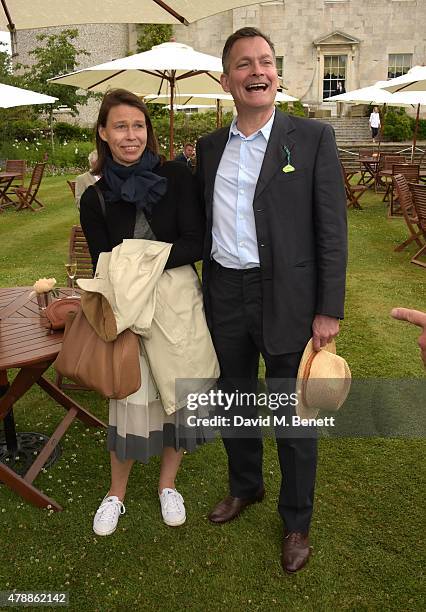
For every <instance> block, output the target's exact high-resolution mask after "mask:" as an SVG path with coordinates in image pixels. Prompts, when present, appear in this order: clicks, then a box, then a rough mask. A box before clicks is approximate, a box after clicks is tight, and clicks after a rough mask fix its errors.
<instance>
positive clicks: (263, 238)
mask: <svg viewBox="0 0 426 612" xmlns="http://www.w3.org/2000/svg"><path fill="white" fill-rule="evenodd" d="M228 135H229V128H222V129H219V130H217V131H215V132H213V133H212V134H209V135H207V136H204V137H202V138H201V139H200V140H199V141H198V143H197V177H198V183H199V188H200V194H201V197H202V199H203V200H204V203H205V210H206V241H205V246H204V254H203V286H204V297H205V308H206V316H207V320H208V322H209V324H210V323H211V309H210V303H209V295H208V283H209V273H210V266H211V256H210V253H211V247H212V237H211V230H212V219H213V190H214V183H215V177H216V172H217V169H218V166H219V162H220V159H221V157H222V154H223V151H224V148H225V145H226V142H227V139H228ZM284 147H287V148H288V149H289V151H290V157H291V165H292V166H293V167H294V168H295V170H294V172H289V173H285V172H283V168H284V166H286V165H287V163H288V159H287V157H288V156H287V154H286V152H285V149H284ZM253 209H254V218H255V223H256V233H257V243H258V247H259V257H260V267H261V276H262V297H263V339H264V343H265V347H266V350H267V351H268V352H269V353H270V354H272V355H279V354H284V353H293V352H298V351H301V350H303V348H304V346H305V345H306V342H307V341H308V340H309V338H310V337H311V336H312V328H311V326H312V321H313V318H314V316H315V315H316V314H324V315H329V316H332V317H337V318H343V307H344V298H345V276H346V260H347V227H346V197H345V191H344V185H343V180H342V171H341V167H340V162H339V157H338V153H337V148H336V143H335V138H334V132H333V129H332V127H331V126H330V125H328V124H325V123H320V122H319V121H316V120H314V119H304V118H300V117H294V116H288V115H285V114H284V113H282V112H280V111H278V110H276V112H275V119H274V123H273V126H272V131H271V135H270V138H269V141H268V146H267V149H266V152H265V157H264V160H263V164H262V168H261V171H260V175H259V179H258V182H257V185H256V191H255V195H254V199H253Z"/></svg>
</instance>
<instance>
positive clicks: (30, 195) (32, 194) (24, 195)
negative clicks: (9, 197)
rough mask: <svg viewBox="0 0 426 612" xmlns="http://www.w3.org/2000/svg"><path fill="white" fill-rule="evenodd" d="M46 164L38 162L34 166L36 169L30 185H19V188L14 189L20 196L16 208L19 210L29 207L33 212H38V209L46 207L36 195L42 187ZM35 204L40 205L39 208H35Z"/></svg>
mask: <svg viewBox="0 0 426 612" xmlns="http://www.w3.org/2000/svg"><path fill="white" fill-rule="evenodd" d="M45 166H46V164H45V163H39V164H36V165H35V166H34V170H33V173H32V176H31V180H30V184H29V185H28V187H18V189H15V190H14V193H15V194H16V195H17V196H18V199H19V206H18V208H17V209H16V210H17V211H18V210H24V209H25V208H29V209H30V210H32V211H33V212H36V210H40V209H41V208H44V206H43V204H42V203H41V202H40V201H39V200H37V198H36V195H37V193H38V190H39V188H40V183H41V179H42V178H43V174H44V168H45ZM35 205H37V206H38V208H37V209H35V208H33V206H35Z"/></svg>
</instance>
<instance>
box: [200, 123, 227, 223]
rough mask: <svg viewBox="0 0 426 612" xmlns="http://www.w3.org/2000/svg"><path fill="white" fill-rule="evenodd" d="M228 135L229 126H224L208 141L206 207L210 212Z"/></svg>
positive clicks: (206, 150) (205, 163) (206, 152)
mask: <svg viewBox="0 0 426 612" xmlns="http://www.w3.org/2000/svg"><path fill="white" fill-rule="evenodd" d="M228 136H229V128H223V129H222V130H221V131H219V132H218V133H217V134H216V135H215V137H214V138H212V139H210V140H209V142H208V143H206V149H205V159H204V166H205V177H206V207H207V212H208V213H209V212H211V210H212V205H213V191H214V182H215V179H216V173H217V169H218V167H219V163H220V160H221V158H222V154H223V151H224V149H225V145H226V142H227V140H228Z"/></svg>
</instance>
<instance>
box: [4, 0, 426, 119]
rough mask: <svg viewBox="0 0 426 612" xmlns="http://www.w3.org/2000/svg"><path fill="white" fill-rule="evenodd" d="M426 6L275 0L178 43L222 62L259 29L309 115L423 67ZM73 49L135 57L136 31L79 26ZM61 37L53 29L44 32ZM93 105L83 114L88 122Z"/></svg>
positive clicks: (99, 58)
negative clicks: (230, 41) (234, 39)
mask: <svg viewBox="0 0 426 612" xmlns="http://www.w3.org/2000/svg"><path fill="white" fill-rule="evenodd" d="M425 24H426V0H275V1H270V2H260V3H257V4H253V5H250V6H248V7H245V8H240V9H234V10H230V11H227V12H224V13H220V14H218V15H214V16H212V17H208V18H206V19H202V20H200V21H198V22H196V23H193V24H191V25H190V26H188V27H186V26H183V25H178V26H175V28H174V31H175V38H176V40H178V41H179V42H183V43H186V44H189V45H190V46H192V47H194V48H195V49H197V50H198V51H201V52H204V53H210V54H212V55H220V54H221V50H222V47H223V44H224V42H225V40H226V38H227V37H228V36H229V34H231V33H232V32H233V31H234V30H236V29H238V28H240V27H243V26H256V27H258V28H260V29H261V30H262V31H264V32H265V33H267V34H268V35H269V36H270V37H271V39H272V41H273V42H274V45H275V48H276V54H277V66H278V69H279V73H280V74H281V75H282V77H283V82H284V84H285V87H286V90H287V92H288V93H290V94H291V95H294V96H296V97H297V98H299V99H300V100H301V101H302V102H303V103H305V104H308V105H309V107H310V108H311V109H330V111H331V113H332V114H335V112H336V105H335V104H334V103H330V102H324V101H323V99H324V98H325V97H327V96H329V95H334V94H336V93H338V92H343V91H349V90H351V89H356V88H358V87H365V86H367V85H370V84H372V83H374V82H375V81H377V80H383V79H387V78H391V77H393V76H398V75H399V74H403V73H405V72H407V71H408V69H409V68H410V67H411V66H414V65H416V64H426V28H425ZM78 29H79V38H78V43H77V45H78V46H80V47H81V48H85V49H87V50H88V51H89V52H90V53H91V55H90V56H89V57H83V58H82V62H81V67H86V66H89V65H94V64H98V63H101V62H105V61H109V60H111V59H115V58H118V57H123V56H124V55H126V54H127V53H129V52H134V51H135V50H136V40H137V26H136V25H135V24H128V25H123V24H108V25H105V24H103V25H99V24H98V25H93V24H91V25H85V26H78ZM43 31H46V32H54V31H58V28H50V29H48V30H43ZM36 33H37V32H35V31H29V30H27V31H20V32H18V36H17V49H16V50H17V52H18V59H19V61H21V62H24V63H25V62H26V61H28V55H27V53H28V51H29V50H30V49H32V48H34V47H35V46H36V41H35V35H36ZM96 107H97V105H92V106H91V107H85V108H82V112H81V116H80V121H81V122H83V123H86V124H87V123H91V122H92V121H93V119H94V117H95V115H96Z"/></svg>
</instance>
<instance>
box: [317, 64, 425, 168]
mask: <svg viewBox="0 0 426 612" xmlns="http://www.w3.org/2000/svg"><path fill="white" fill-rule="evenodd" d="M407 75H408V73H407ZM407 75H404V76H407ZM401 78H402V77H398V78H397V79H392V80H391V81H377V83H375V84H374V85H371V86H370V87H362V88H361V89H354V90H353V91H348V92H346V93H344V94H339V95H337V96H331V97H330V98H326V100H327V101H336V102H347V103H348V104H377V105H381V104H383V105H386V106H413V107H417V113H416V124H415V127H414V134H413V146H412V151H411V159H413V157H414V151H415V148H416V142H417V133H418V129H419V114H420V105H422V104H426V91H409V90H403V91H398V92H397V93H392V92H390V91H388V89H384V87H386V86H387V85H389V83H391V82H392V81H397V80H398V79H401Z"/></svg>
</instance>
